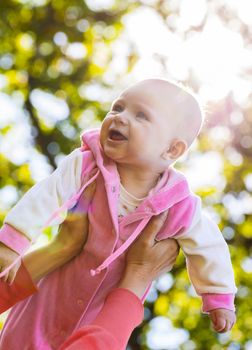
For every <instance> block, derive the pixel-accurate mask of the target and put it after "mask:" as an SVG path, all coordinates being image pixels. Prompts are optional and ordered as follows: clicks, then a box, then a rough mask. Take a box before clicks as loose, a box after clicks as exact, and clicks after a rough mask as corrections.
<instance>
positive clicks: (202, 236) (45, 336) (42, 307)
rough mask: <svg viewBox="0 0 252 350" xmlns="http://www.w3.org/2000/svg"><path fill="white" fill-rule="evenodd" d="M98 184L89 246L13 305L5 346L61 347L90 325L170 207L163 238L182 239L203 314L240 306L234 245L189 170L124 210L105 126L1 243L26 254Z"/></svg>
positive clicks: (9, 225) (11, 216) (44, 185)
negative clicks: (150, 226) (133, 249)
mask: <svg viewBox="0 0 252 350" xmlns="http://www.w3.org/2000/svg"><path fill="white" fill-rule="evenodd" d="M90 175H91V178H90ZM87 178H88V179H89V180H88V181H87ZM92 181H96V192H95V195H94V198H93V202H92V207H91V209H90V210H89V221H90V231H89V236H88V240H87V242H86V244H85V247H84V250H83V251H82V252H81V253H80V254H79V255H78V256H77V257H76V258H74V259H73V260H71V261H70V262H68V263H67V264H66V265H64V266H62V267H61V268H59V269H57V270H56V271H54V272H52V273H51V274H49V275H48V276H46V277H45V278H43V279H42V280H40V282H39V283H38V286H37V288H38V292H37V293H35V294H34V295H32V296H30V297H28V298H26V299H25V300H23V301H21V302H20V303H18V304H17V305H16V306H14V307H13V308H12V310H11V312H10V314H9V317H8V319H7V321H6V323H5V326H4V328H3V331H2V333H1V338H0V349H8V350H15V349H16V344H22V349H24V350H28V349H29V350H31V349H36V350H39V349H43V350H47V349H48V350H49V349H58V348H59V346H60V345H61V344H62V343H63V342H64V340H65V339H66V338H68V337H69V336H70V335H71V334H72V332H73V331H75V330H77V329H79V328H80V327H82V326H84V325H88V324H90V323H91V322H92V321H93V320H94V319H95V318H96V316H97V315H98V314H99V312H100V310H101V309H102V307H103V304H104V300H105V298H106V296H107V295H108V293H109V292H110V291H111V290H112V289H114V288H115V287H116V286H117V284H118V282H119V280H120V278H121V275H122V272H123V269H124V263H125V250H126V249H127V247H128V246H129V245H130V244H131V243H132V242H133V241H134V239H135V238H136V237H137V236H138V235H139V234H140V233H141V231H142V229H143V228H144V227H145V226H146V225H147V223H148V222H149V220H150V219H151V217H152V216H153V215H158V214H159V213H161V212H163V211H166V210H167V209H168V217H167V220H166V222H165V224H164V226H163V228H162V230H161V231H160V232H159V234H158V235H157V239H159V240H161V239H165V238H168V237H173V238H175V239H177V240H178V243H179V245H180V247H181V248H182V250H183V252H184V253H185V255H186V261H187V269H188V273H189V276H190V279H191V281H192V283H193V285H194V287H195V290H196V292H197V293H198V294H199V295H201V296H202V301H203V308H202V309H203V311H204V312H207V311H209V310H212V309H216V308H227V309H230V310H234V293H235V292H236V287H235V282H234V276H233V270H232V265H231V261H230V256H229V250H228V246H227V244H226V242H225V240H224V238H223V236H222V234H221V232H220V231H219V229H218V227H217V225H216V224H215V223H214V222H213V221H211V220H210V219H209V218H208V217H207V216H206V215H205V214H204V213H203V212H202V210H201V200H200V198H199V197H198V196H196V195H195V194H193V193H192V192H191V191H190V189H189V187H188V183H187V181H186V178H185V177H184V175H182V174H181V173H179V172H178V171H176V170H175V169H174V168H172V167H170V168H168V169H167V170H166V171H165V172H164V173H163V174H162V177H161V178H160V180H159V182H158V183H157V185H156V186H155V187H154V188H153V189H152V190H151V191H150V192H149V194H148V196H147V197H146V198H145V199H142V200H141V201H140V204H139V205H138V206H137V207H136V208H135V206H136V202H133V203H130V204H132V206H133V211H132V208H130V205H129V208H128V209H129V212H126V215H125V213H123V209H122V207H123V205H124V204H125V200H126V202H127V198H126V197H125V196H124V198H123V188H122V187H121V186H120V177H119V174H118V171H117V167H116V163H115V162H114V161H112V160H111V159H109V158H108V157H106V155H105V154H104V152H103V150H102V148H101V145H100V142H99V130H92V131H89V132H86V133H84V134H83V135H82V147H81V148H80V149H76V150H74V151H73V152H72V153H71V154H70V155H69V156H67V157H66V158H65V159H64V160H63V161H62V162H61V164H60V165H59V167H58V168H57V169H56V170H55V171H54V172H53V173H52V174H51V176H49V177H48V178H47V179H45V180H43V181H41V182H40V183H38V184H36V185H35V186H34V187H32V189H30V190H29V191H28V192H27V193H26V194H25V195H24V196H23V198H22V199H21V200H20V201H19V202H18V203H17V204H16V206H14V208H13V209H12V210H11V211H10V212H9V213H8V215H7V217H6V218H5V224H4V226H3V227H2V229H1V230H0V242H3V243H4V244H6V245H7V246H9V247H11V248H12V249H13V250H15V251H17V252H18V253H19V254H20V256H22V255H23V254H24V252H25V251H26V250H27V248H28V247H29V246H30V244H31V242H33V241H34V240H36V238H37V237H38V235H39V234H40V232H41V229H42V228H43V227H45V226H46V225H48V224H50V223H52V222H54V223H55V220H57V223H58V224H59V223H61V222H63V221H64V218H65V216H64V215H63V216H62V215H59V213H62V212H63V211H66V209H72V208H74V207H75V206H76V205H77V206H78V205H79V204H78V198H79V197H80V195H81V193H82V192H83V190H84V189H85V187H86V186H88V184H89V183H91V182H92ZM124 194H125V191H124ZM120 214H121V216H120ZM123 215H124V216H123ZM53 220H54V221H53ZM19 232H22V233H23V235H25V236H26V237H27V239H26V238H25V237H24V236H23V235H20V233H19ZM4 273H5V272H3V273H1V274H0V276H1V275H4ZM145 296H146V293H145V295H144V296H143V298H142V301H143V300H144V298H145ZM13 334H15V337H13Z"/></svg>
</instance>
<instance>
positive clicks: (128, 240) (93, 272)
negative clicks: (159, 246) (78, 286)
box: [90, 217, 150, 276]
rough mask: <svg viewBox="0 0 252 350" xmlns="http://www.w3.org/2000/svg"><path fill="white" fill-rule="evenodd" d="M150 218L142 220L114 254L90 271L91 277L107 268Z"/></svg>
mask: <svg viewBox="0 0 252 350" xmlns="http://www.w3.org/2000/svg"><path fill="white" fill-rule="evenodd" d="M149 220H150V217H148V218H145V219H143V220H142V221H141V222H140V224H139V225H138V226H137V228H136V229H135V231H134V232H133V233H132V235H131V236H130V237H129V238H128V239H127V241H125V242H124V243H123V244H122V245H121V247H120V248H118V249H117V250H116V251H115V252H114V253H112V254H111V255H110V256H109V257H108V258H107V259H106V260H104V262H103V263H102V264H101V265H100V266H98V267H97V268H96V269H95V270H93V269H92V270H90V274H91V276H95V275H97V274H99V273H100V272H101V271H102V270H104V269H105V268H106V267H108V266H109V265H110V264H111V263H112V262H113V261H114V260H115V259H116V258H117V257H118V256H119V255H121V254H122V253H123V252H124V251H125V250H126V249H127V248H128V247H129V246H130V245H131V243H132V242H133V241H134V240H135V239H136V238H137V236H139V234H140V233H141V231H142V229H143V228H144V227H145V226H146V224H147V223H148V221H149Z"/></svg>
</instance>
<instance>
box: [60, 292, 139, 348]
mask: <svg viewBox="0 0 252 350" xmlns="http://www.w3.org/2000/svg"><path fill="white" fill-rule="evenodd" d="M129 310H130V313H129ZM142 320H143V305H142V303H141V301H140V299H139V298H138V297H137V296H136V295H135V294H134V293H132V292H131V291H129V290H127V289H124V288H117V289H114V290H113V291H112V292H111V293H110V294H109V295H108V297H107V299H106V300H105V303H104V306H103V308H102V310H101V312H100V313H99V315H98V316H97V318H96V319H95V320H94V321H93V322H92V324H90V325H88V326H84V327H82V328H80V329H79V330H77V331H76V332H74V333H73V334H72V335H71V336H70V337H69V338H68V339H67V340H66V341H65V343H64V344H63V345H62V346H61V347H60V349H59V350H79V349H89V350H111V349H116V350H125V348H126V346H127V342H128V340H129V337H130V335H131V333H132V331H133V330H134V328H135V327H136V326H138V325H139V324H140V323H141V322H142Z"/></svg>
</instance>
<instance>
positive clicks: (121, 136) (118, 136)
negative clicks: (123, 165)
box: [111, 132, 126, 141]
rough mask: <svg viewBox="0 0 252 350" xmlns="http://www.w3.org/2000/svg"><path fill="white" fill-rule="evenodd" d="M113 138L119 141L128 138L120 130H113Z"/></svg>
mask: <svg viewBox="0 0 252 350" xmlns="http://www.w3.org/2000/svg"><path fill="white" fill-rule="evenodd" d="M111 138H112V140H118V141H121V140H126V138H125V137H124V136H123V135H122V134H120V133H119V132H113V134H112V135H111Z"/></svg>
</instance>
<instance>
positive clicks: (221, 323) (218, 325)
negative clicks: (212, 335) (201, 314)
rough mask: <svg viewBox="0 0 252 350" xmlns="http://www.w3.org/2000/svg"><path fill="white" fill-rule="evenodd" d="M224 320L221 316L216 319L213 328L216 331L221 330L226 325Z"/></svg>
mask: <svg viewBox="0 0 252 350" xmlns="http://www.w3.org/2000/svg"><path fill="white" fill-rule="evenodd" d="M226 322H227V321H226V320H225V319H223V318H221V319H217V322H216V324H215V330H216V332H222V331H223V330H224V329H225V327H226Z"/></svg>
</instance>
